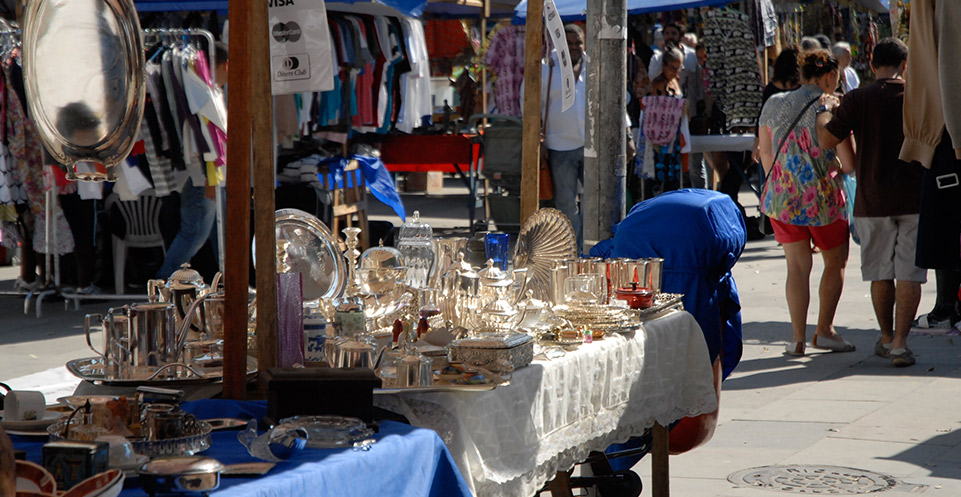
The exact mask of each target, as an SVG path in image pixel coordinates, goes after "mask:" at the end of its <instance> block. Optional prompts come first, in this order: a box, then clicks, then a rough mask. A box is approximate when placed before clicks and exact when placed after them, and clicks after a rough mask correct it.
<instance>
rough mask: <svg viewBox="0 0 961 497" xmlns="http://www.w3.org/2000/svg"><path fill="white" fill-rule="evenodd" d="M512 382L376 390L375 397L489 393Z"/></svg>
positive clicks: (447, 384) (436, 384)
mask: <svg viewBox="0 0 961 497" xmlns="http://www.w3.org/2000/svg"><path fill="white" fill-rule="evenodd" d="M510 383H511V382H509V381H505V382H503V383H483V384H478V385H462V384H459V383H435V384H433V385H431V386H429V387H396V388H375V389H374V395H387V394H397V393H431V392H489V391H491V390H493V389H495V388H497V387H504V386H507V385H510Z"/></svg>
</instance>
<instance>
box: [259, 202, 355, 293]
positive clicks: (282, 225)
mask: <svg viewBox="0 0 961 497" xmlns="http://www.w3.org/2000/svg"><path fill="white" fill-rule="evenodd" d="M274 226H275V230H276V237H277V242H278V243H280V242H287V245H286V250H285V252H286V253H285V254H284V255H283V257H284V260H283V261H277V267H278V271H280V268H281V267H283V266H286V267H287V272H292V273H294V272H296V273H300V274H302V275H303V295H304V301H305V302H309V301H316V300H320V299H325V300H326V299H332V298H337V297H340V296H341V295H343V294H344V289H345V288H347V276H348V273H347V261H346V260H345V259H344V255H343V254H342V253H341V252H340V250H339V249H338V247H337V238H336V237H334V235H333V234H332V233H331V232H330V229H328V228H327V225H325V224H324V222H323V221H321V220H320V219H318V218H317V216H314V215H313V214H308V213H306V212H304V211H302V210H298V209H278V210H277V212H276V213H275V215H274ZM256 246H257V241H256V239H255V240H254V242H253V247H254V249H253V251H254V252H253V258H254V259H256V258H257V249H256ZM278 256H279V255H278Z"/></svg>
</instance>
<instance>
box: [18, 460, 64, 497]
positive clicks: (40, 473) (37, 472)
mask: <svg viewBox="0 0 961 497" xmlns="http://www.w3.org/2000/svg"><path fill="white" fill-rule="evenodd" d="M56 490H57V481H56V480H54V478H53V475H51V474H50V472H49V471H47V470H46V469H44V468H43V467H42V466H40V465H39V464H35V463H32V462H29V461H17V492H35V493H40V494H53V493H54V492H55V491H56Z"/></svg>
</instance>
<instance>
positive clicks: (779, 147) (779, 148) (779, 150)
mask: <svg viewBox="0 0 961 497" xmlns="http://www.w3.org/2000/svg"><path fill="white" fill-rule="evenodd" d="M820 99H821V97H820V96H817V97H814V100H811V101H810V102H808V103H807V105H805V106H804V108H803V109H801V112H800V113H798V115H797V117H795V118H794V122H792V123H791V125H790V126H788V128H787V129H786V130H785V131H784V136H782V137H781V141H780V142H778V144H777V149H775V151H774V160H772V161H771V167H772V168H773V167H774V163H775V162H777V157H778V155H779V154H780V153H781V147H782V146H784V140H787V135H789V134H791V131H793V130H794V127H795V126H797V123H799V122H801V118H802V117H804V113H805V112H807V111H808V109H809V108H810V107H811V106H812V105H814V102H817V101H818V100H820Z"/></svg>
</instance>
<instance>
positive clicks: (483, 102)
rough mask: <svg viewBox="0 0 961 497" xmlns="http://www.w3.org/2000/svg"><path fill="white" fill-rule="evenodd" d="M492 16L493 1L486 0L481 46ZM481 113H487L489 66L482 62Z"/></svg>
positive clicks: (482, 17) (483, 10)
mask: <svg viewBox="0 0 961 497" xmlns="http://www.w3.org/2000/svg"><path fill="white" fill-rule="evenodd" d="M490 16H491V2H490V0H484V6H483V7H482V8H481V46H483V45H484V41H485V40H487V19H488V18H490ZM481 113H483V114H487V66H485V65H483V64H481ZM465 117H469V116H465Z"/></svg>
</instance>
